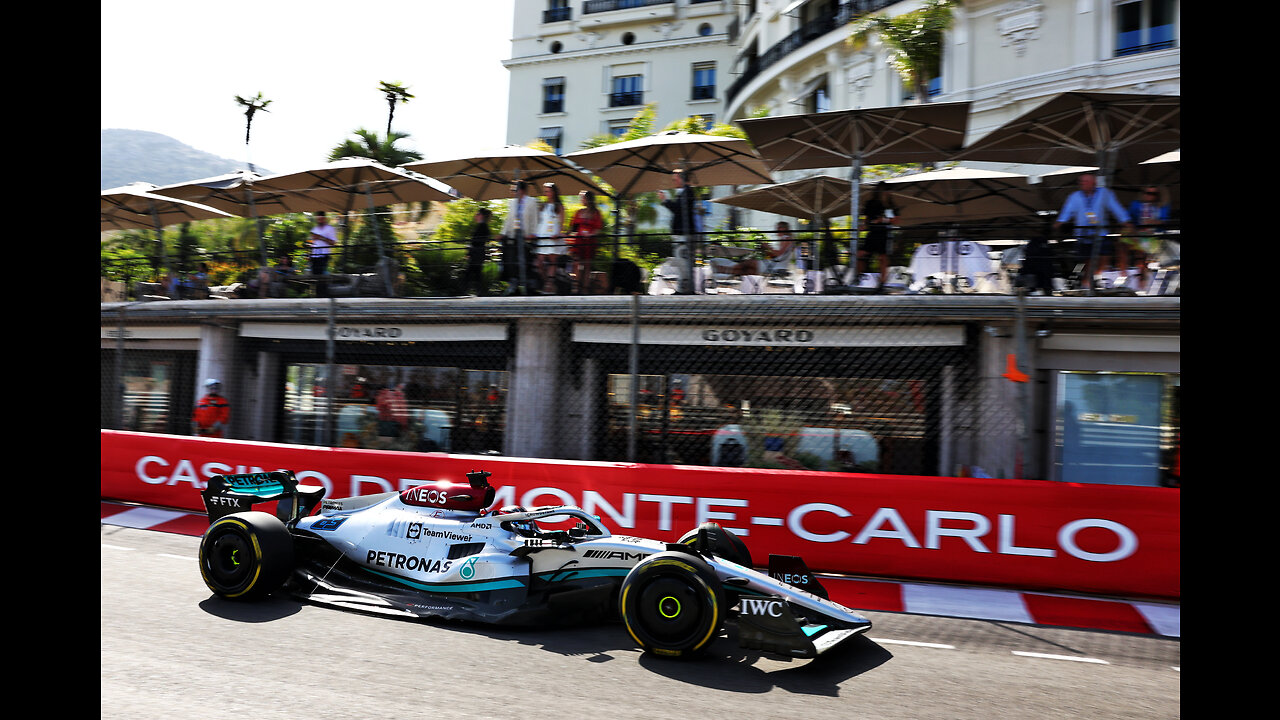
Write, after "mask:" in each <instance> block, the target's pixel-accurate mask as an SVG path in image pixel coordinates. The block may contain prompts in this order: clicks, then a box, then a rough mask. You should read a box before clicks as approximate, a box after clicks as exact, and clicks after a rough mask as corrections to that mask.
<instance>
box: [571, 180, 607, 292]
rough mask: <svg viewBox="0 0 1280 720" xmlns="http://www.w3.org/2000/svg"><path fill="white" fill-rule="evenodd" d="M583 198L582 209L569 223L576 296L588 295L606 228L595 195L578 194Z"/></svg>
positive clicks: (579, 209)
mask: <svg viewBox="0 0 1280 720" xmlns="http://www.w3.org/2000/svg"><path fill="white" fill-rule="evenodd" d="M578 197H580V198H582V207H580V208H578V209H577V211H575V212H574V213H573V220H571V221H570V222H569V243H570V247H569V254H570V255H571V256H572V257H573V273H574V276H575V278H576V283H575V285H576V287H575V288H574V291H573V294H574V295H586V294H587V293H588V289H589V283H590V281H591V264H592V262H593V261H594V260H595V257H596V248H597V247H599V244H600V237H599V236H600V231H601V229H603V228H604V217H603V216H601V215H600V208H598V207H596V196H595V193H593V192H591V191H590V190H583V191H582V192H580V193H578Z"/></svg>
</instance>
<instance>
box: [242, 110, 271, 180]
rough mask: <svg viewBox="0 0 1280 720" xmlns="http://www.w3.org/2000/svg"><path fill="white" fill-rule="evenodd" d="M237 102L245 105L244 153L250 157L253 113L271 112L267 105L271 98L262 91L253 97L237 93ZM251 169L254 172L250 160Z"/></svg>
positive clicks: (246, 156)
mask: <svg viewBox="0 0 1280 720" xmlns="http://www.w3.org/2000/svg"><path fill="white" fill-rule="evenodd" d="M236 102H237V103H239V104H240V105H241V106H243V107H244V117H245V121H244V153H245V158H246V160H247V158H248V157H249V130H250V129H251V128H252V127H253V114H254V113H256V112H258V111H259V110H261V111H262V112H270V110H267V106H268V105H270V104H271V101H270V100H267V99H265V98H263V97H262V92H261V91H259V92H258V94H257V95H255V96H253V97H251V98H248V99H246V98H242V97H240V96H239V95H236ZM249 171H250V172H253V163H252V162H249Z"/></svg>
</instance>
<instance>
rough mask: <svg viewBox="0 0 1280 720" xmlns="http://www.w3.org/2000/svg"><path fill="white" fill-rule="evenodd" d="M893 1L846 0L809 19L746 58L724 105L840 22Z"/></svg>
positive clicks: (841, 23) (845, 22) (845, 21)
mask: <svg viewBox="0 0 1280 720" xmlns="http://www.w3.org/2000/svg"><path fill="white" fill-rule="evenodd" d="M895 2H899V0H848V1H847V2H843V3H840V6H839V8H838V9H837V10H836V11H835V12H834V13H831V14H830V15H824V16H820V17H816V18H814V19H813V20H810V21H809V22H807V23H805V24H804V25H803V26H802V27H801V28H800V29H799V30H796V31H795V32H793V33H791V34H790V35H788V36H786V37H785V38H783V39H782V40H781V41H779V42H777V43H775V44H774V45H773V46H772V47H770V48H769V49H768V50H765V51H764V53H763V54H761V55H759V56H757V57H754V58H749V59H747V61H746V66H745V67H744V68H743V69H742V74H741V75H739V76H738V79H737V80H735V81H734V82H733V84H732V85H730V86H729V89H728V90H726V91H725V104H726V105H728V104H731V103H732V102H733V99H734V97H736V96H737V94H738V93H739V92H741V90H742V88H744V87H746V85H747V83H749V82H751V81H752V80H754V79H755V78H756V76H758V75H759V74H760V73H762V72H764V71H765V69H767V68H768V67H769V66H771V65H773V64H774V63H777V62H778V61H779V60H781V59H782V58H784V57H786V56H787V55H790V54H791V53H793V52H795V51H796V50H799V49H800V48H802V47H804V46H805V45H808V44H809V43H811V42H813V41H814V40H817V39H818V38H820V37H822V36H823V35H826V34H827V33H829V32H831V31H833V30H835V29H836V28H838V27H840V26H841V25H845V24H847V23H849V22H851V21H853V20H855V19H857V18H859V17H861V16H863V15H866V14H867V13H870V12H876V11H878V10H883V9H884V8H886V7H888V6H890V5H892V4H894V3H895Z"/></svg>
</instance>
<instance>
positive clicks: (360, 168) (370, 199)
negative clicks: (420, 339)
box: [254, 157, 459, 292]
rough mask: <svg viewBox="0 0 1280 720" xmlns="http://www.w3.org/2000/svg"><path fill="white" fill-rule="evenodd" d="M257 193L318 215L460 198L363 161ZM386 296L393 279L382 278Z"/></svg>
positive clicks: (266, 181)
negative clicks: (274, 195) (363, 206)
mask: <svg viewBox="0 0 1280 720" xmlns="http://www.w3.org/2000/svg"><path fill="white" fill-rule="evenodd" d="M254 188H255V190H256V191H259V192H264V193H268V194H272V193H279V194H280V195H281V196H282V197H286V198H288V200H287V202H288V203H290V204H291V205H299V206H301V207H305V208H306V209H308V210H310V211H312V212H315V211H321V210H326V211H328V210H332V211H334V212H338V213H342V214H344V215H345V214H347V213H350V212H351V211H352V210H354V209H355V208H356V206H357V203H364V204H366V205H367V207H368V208H369V212H370V213H372V212H373V210H374V208H376V207H378V206H379V205H392V204H398V203H409V202H430V201H435V202H449V201H450V200H456V199H457V198H458V197H459V195H458V193H457V191H456V190H454V189H453V188H451V187H449V186H448V185H445V184H444V183H442V182H440V181H439V180H436V179H434V178H431V177H427V176H426V175H422V174H420V173H416V172H413V171H410V170H404V169H401V168H393V167H389V166H387V165H383V164H382V163H379V162H377V161H375V160H371V159H369V158H364V157H349V158H341V159H338V160H335V161H333V162H330V163H328V164H327V165H323V166H321V167H318V168H313V169H310V170H300V171H298V172H292V173H281V174H277V175H271V176H268V177H264V178H260V179H258V180H256V181H255V182H254ZM373 229H374V239H375V241H376V242H377V244H378V256H379V257H384V256H385V251H384V248H383V244H382V235H381V233H380V231H379V229H378V224H377V223H374V224H373ZM383 280H384V282H385V283H386V285H387V290H388V292H390V290H391V278H390V275H389V274H384V276H383Z"/></svg>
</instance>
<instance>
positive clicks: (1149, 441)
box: [1054, 371, 1181, 486]
mask: <svg viewBox="0 0 1280 720" xmlns="http://www.w3.org/2000/svg"><path fill="white" fill-rule="evenodd" d="M1180 387H1181V382H1180V376H1179V375H1173V374H1168V375H1166V374H1158V373H1119V372H1066V371H1064V372H1059V373H1058V377H1057V383H1056V388H1055V392H1056V396H1057V398H1056V413H1055V415H1056V416H1055V418H1054V421H1055V422H1054V427H1055V428H1056V431H1055V435H1056V437H1055V438H1054V446H1055V447H1054V452H1055V456H1056V457H1055V468H1054V469H1055V475H1056V479H1058V480H1061V481H1063V482H1077V483H1105V484H1112V485H1150V486H1157V485H1176V484H1178V483H1177V474H1178V471H1179V463H1178V462H1177V461H1178V456H1179V454H1180V453H1179V450H1180V447H1181V441H1180V432H1179V430H1180V428H1181V419H1180V411H1179V407H1180V404H1179V402H1178V398H1179V391H1180Z"/></svg>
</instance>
